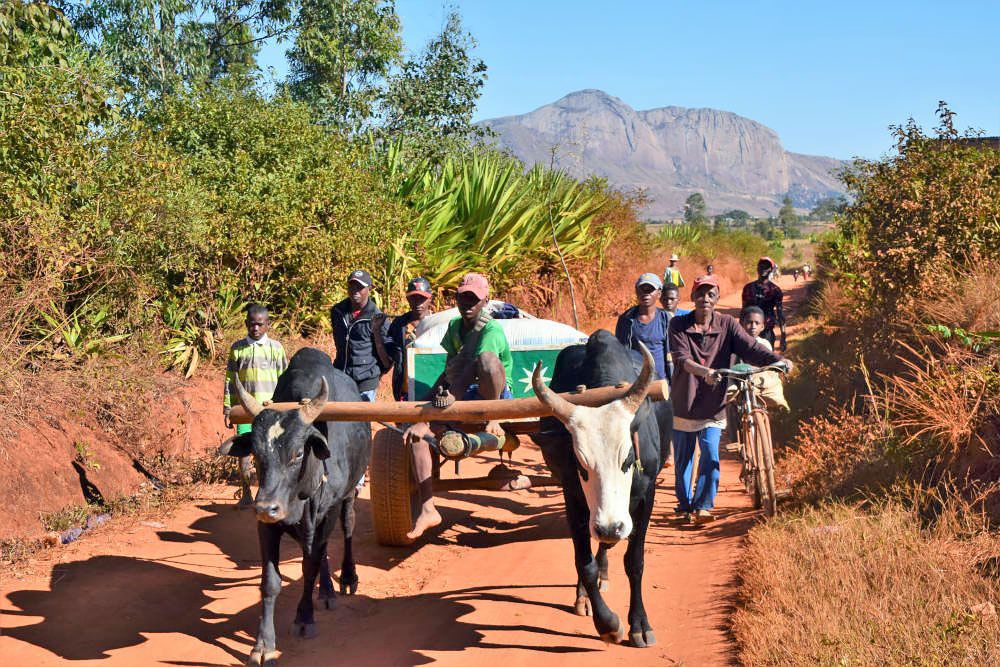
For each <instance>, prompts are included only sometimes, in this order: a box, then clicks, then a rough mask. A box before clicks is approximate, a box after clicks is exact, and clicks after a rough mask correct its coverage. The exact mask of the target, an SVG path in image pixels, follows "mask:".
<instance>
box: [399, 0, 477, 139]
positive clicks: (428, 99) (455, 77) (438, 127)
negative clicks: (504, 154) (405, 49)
mask: <svg viewBox="0 0 1000 667" xmlns="http://www.w3.org/2000/svg"><path fill="white" fill-rule="evenodd" d="M475 47H476V40H475V38H473V36H472V35H471V34H469V33H468V32H466V31H465V30H463V28H462V18H461V16H460V15H459V14H458V12H456V11H452V12H451V13H449V14H448V18H447V20H446V22H445V26H444V28H443V29H442V30H441V33H440V34H439V35H437V36H436V37H434V38H433V39H431V40H430V42H428V44H427V46H426V47H425V48H424V50H423V51H422V52H421V53H420V54H419V55H418V56H417V57H415V58H411V59H408V60H407V61H406V62H405V63H404V64H403V67H402V69H401V71H400V72H399V73H398V74H396V75H395V76H393V77H392V78H391V79H390V80H389V87H388V90H387V92H386V95H385V99H384V115H385V118H384V128H385V130H386V132H387V133H389V134H390V135H393V136H398V135H403V136H405V137H407V138H408V139H409V140H411V141H413V142H415V143H416V144H417V145H419V146H420V147H421V149H422V152H424V153H426V152H427V149H429V148H431V147H436V148H437V150H438V152H440V151H442V150H445V149H446V147H447V146H448V145H449V144H452V143H454V142H456V141H457V142H462V141H465V140H467V139H469V138H472V137H474V136H483V135H485V134H486V133H487V131H486V130H484V129H483V128H479V127H476V126H475V125H473V124H472V115H473V113H474V112H475V110H476V102H477V101H478V99H479V96H480V95H481V94H482V88H483V85H484V84H485V83H486V64H485V63H484V62H483V61H482V60H479V59H478V58H476V57H475V56H474V55H473V50H474V49H475Z"/></svg>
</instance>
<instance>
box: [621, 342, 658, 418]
mask: <svg viewBox="0 0 1000 667" xmlns="http://www.w3.org/2000/svg"><path fill="white" fill-rule="evenodd" d="M639 350H640V351H641V352H642V370H641V371H639V377H637V378H636V379H635V382H633V383H632V386H631V387H629V388H628V391H626V392H625V395H624V396H622V398H621V401H622V405H623V406H625V409H626V410H628V411H629V412H631V413H632V414H635V413H636V412H637V411H638V410H639V406H641V405H642V402H643V401H644V400H645V399H646V391H647V390H648V389H649V385H651V384H652V383H653V369H654V368H655V362H654V361H653V355H652V354H650V352H649V349H648V348H647V347H646V346H645V345H643V344H642V342H641V341H640V342H639Z"/></svg>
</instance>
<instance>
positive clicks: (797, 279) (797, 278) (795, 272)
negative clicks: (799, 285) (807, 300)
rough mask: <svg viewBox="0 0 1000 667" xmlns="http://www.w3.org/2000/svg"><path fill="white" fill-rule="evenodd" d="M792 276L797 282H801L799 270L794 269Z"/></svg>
mask: <svg viewBox="0 0 1000 667" xmlns="http://www.w3.org/2000/svg"><path fill="white" fill-rule="evenodd" d="M792 277H793V278H795V282H799V270H798V269H795V270H794V271H792Z"/></svg>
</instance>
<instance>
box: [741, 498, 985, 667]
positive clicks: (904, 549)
mask: <svg viewBox="0 0 1000 667" xmlns="http://www.w3.org/2000/svg"><path fill="white" fill-rule="evenodd" d="M914 498H916V499H918V500H920V501H921V502H913V500H914ZM868 505H869V506H868V508H867V509H865V505H864V504H861V503H857V504H848V503H845V502H828V503H825V504H821V505H819V506H818V507H809V508H805V509H801V510H798V511H795V512H793V513H790V514H783V515H779V516H778V517H777V518H776V519H774V520H771V521H768V522H767V523H764V524H762V525H760V526H758V527H756V528H755V529H754V530H753V531H751V533H750V536H749V538H748V545H747V550H746V552H745V555H744V558H743V563H742V566H741V568H740V571H741V577H742V587H741V592H740V600H739V603H738V608H737V611H736V612H735V614H734V616H733V621H732V629H733V633H734V635H735V638H736V640H737V642H738V652H739V653H738V655H739V660H740V663H741V664H743V665H751V666H757V665H783V666H784V665H945V664H948V665H977V666H978V665H996V664H1000V641H998V640H997V637H998V636H1000V622H998V619H997V613H996V609H997V606H998V605H1000V577H998V572H997V563H998V562H1000V536H998V535H997V534H996V533H991V532H989V530H988V529H987V527H986V519H985V517H984V516H983V515H982V514H981V513H980V512H978V511H976V510H974V509H973V506H971V505H970V504H968V503H965V502H964V501H961V500H958V499H956V497H955V496H950V497H949V496H941V495H934V496H933V497H932V496H931V495H928V494H926V492H916V493H915V495H914V494H911V496H910V498H909V499H907V498H906V497H905V495H904V496H899V495H896V496H890V497H889V499H883V500H880V501H878V502H877V503H876V504H874V505H873V506H872V505H871V504H868ZM929 515H933V518H932V519H928V516H929Z"/></svg>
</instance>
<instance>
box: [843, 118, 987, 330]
mask: <svg viewBox="0 0 1000 667" xmlns="http://www.w3.org/2000/svg"><path fill="white" fill-rule="evenodd" d="M953 115H954V114H953V113H952V112H951V111H949V110H948V108H947V107H946V106H945V105H944V104H943V103H942V104H941V106H940V107H939V108H938V116H939V118H940V121H941V122H940V125H939V126H938V127H937V128H936V135H935V136H928V135H927V134H925V133H924V132H923V130H921V129H920V127H918V126H917V125H916V123H915V122H914V121H913V120H910V122H909V123H907V124H906V125H905V126H901V127H896V128H894V134H895V139H896V150H897V152H896V155H894V156H892V157H889V158H887V159H884V160H880V161H865V160H859V161H857V162H855V164H854V167H853V169H852V170H851V171H849V172H847V173H846V174H845V183H846V184H847V186H848V188H849V190H850V191H851V194H852V195H853V198H854V201H853V203H851V204H849V205H848V206H847V208H846V211H845V213H844V215H843V216H840V217H839V218H838V225H837V226H838V230H839V232H840V235H839V237H837V238H835V239H833V241H832V242H831V243H829V244H828V247H827V248H826V251H825V252H824V253H823V256H824V258H825V259H826V261H827V262H828V264H830V265H831V266H832V267H834V268H835V269H836V270H837V271H838V274H839V276H840V277H842V278H843V279H844V281H845V282H846V283H847V284H848V285H849V286H850V287H851V288H852V289H853V291H854V292H855V294H856V295H857V297H858V298H859V299H861V300H862V301H863V302H865V303H867V304H869V305H871V306H872V307H875V308H877V309H878V310H879V311H881V312H886V313H892V312H896V311H897V309H898V307H902V306H906V305H907V304H909V303H911V302H912V300H913V299H914V298H916V296H917V295H918V294H920V293H921V290H922V288H924V287H927V286H930V285H932V284H934V283H936V282H938V281H941V280H943V279H946V278H947V277H948V276H949V274H950V273H951V272H954V271H955V270H956V269H959V270H960V269H963V268H968V267H970V266H972V265H975V264H979V263H984V262H988V261H991V260H996V259H998V258H1000V151H997V150H995V149H989V148H985V147H982V146H979V145H977V144H976V143H975V142H974V141H970V140H969V137H968V136H960V135H959V133H958V132H957V131H956V129H955V127H954V124H953V118H952V117H953Z"/></svg>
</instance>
